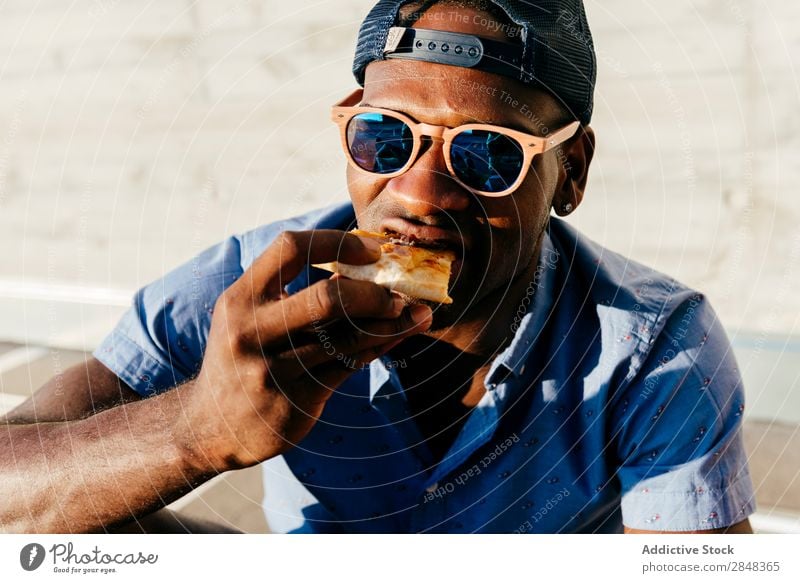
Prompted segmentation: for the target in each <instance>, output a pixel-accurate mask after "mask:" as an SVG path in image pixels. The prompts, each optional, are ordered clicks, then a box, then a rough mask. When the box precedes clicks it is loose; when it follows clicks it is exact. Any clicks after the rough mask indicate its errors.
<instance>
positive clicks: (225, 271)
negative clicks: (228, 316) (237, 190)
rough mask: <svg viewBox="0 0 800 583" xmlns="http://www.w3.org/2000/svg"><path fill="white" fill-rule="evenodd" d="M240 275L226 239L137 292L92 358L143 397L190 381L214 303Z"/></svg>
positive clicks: (234, 245)
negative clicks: (129, 305)
mask: <svg viewBox="0 0 800 583" xmlns="http://www.w3.org/2000/svg"><path fill="white" fill-rule="evenodd" d="M242 273H243V268H242V263H241V241H240V238H239V237H231V238H229V239H227V240H225V241H223V242H222V243H220V244H218V245H215V246H214V247H211V248H210V249H208V250H206V251H205V252H203V253H201V254H200V255H198V256H197V257H195V258H194V259H192V260H191V261H189V262H187V263H185V264H184V265H182V266H180V267H178V268H177V269H175V270H174V271H172V272H170V273H168V274H167V275H166V276H164V277H163V278H161V279H159V280H157V281H155V282H153V283H151V284H149V285H147V286H146V287H144V288H142V289H141V290H139V291H138V292H137V293H136V294H135V295H134V297H133V303H132V306H131V307H130V308H129V309H128V311H127V312H126V313H125V314H124V315H123V316H122V319H121V320H120V321H119V323H118V324H117V326H116V327H115V328H114V330H113V331H112V332H111V334H109V335H108V336H107V337H106V338H105V339H104V340H103V341H102V342H101V344H100V346H98V348H97V349H96V350H95V351H94V353H93V356H94V357H95V358H96V359H98V360H99V361H100V362H102V363H103V364H104V365H105V366H107V367H108V368H109V369H111V371H113V372H114V373H115V374H116V375H117V376H118V377H119V378H120V379H122V380H123V381H124V382H125V383H126V384H128V385H129V386H130V387H131V388H132V389H133V390H134V391H136V392H137V393H139V394H140V395H141V396H143V397H151V396H153V395H156V394H158V393H161V392H163V391H166V390H168V389H170V388H173V387H175V386H177V385H179V384H181V383H182V382H184V381H185V380H187V379H189V378H191V377H192V376H193V375H194V374H195V373H196V372H197V371H198V370H199V367H200V364H201V363H202V360H203V353H204V351H205V346H206V341H207V339H208V331H209V328H210V325H211V316H212V313H213V310H214V304H215V303H216V300H217V298H218V297H219V296H220V295H221V294H222V292H223V291H225V289H226V288H227V287H228V286H230V285H231V284H232V283H233V282H234V281H236V280H237V279H238V278H239V277H241V275H242Z"/></svg>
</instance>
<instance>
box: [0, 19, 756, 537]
mask: <svg viewBox="0 0 800 583" xmlns="http://www.w3.org/2000/svg"><path fill="white" fill-rule="evenodd" d="M452 9H453V8H448V7H446V6H438V5H437V6H435V7H434V8H433V9H432V11H431V13H430V14H431V15H432V16H433V18H431V19H430V20H427V19H421V20H420V21H419V22H418V23H417V25H418V26H426V27H428V28H436V27H437V26H438V27H441V26H444V25H445V24H446V23H449V25H450V26H451V30H455V31H464V32H475V33H477V34H482V35H486V36H493V35H497V34H498V33H497V30H496V29H495V30H492V29H482V28H480V27H479V26H478V25H476V24H473V19H472V18H461V19H447V18H441V16H442V15H441V14H439V15H438V17H437V12H436V11H439V10H452ZM459 10H463V9H459ZM484 16H487V17H488V15H484ZM473 83H478V86H479V87H481V86H482V87H489V88H505V89H506V90H509V91H510V92H512V94H514V96H515V97H517V98H518V99H520V100H521V102H524V103H526V104H527V106H528V109H529V110H531V111H535V112H536V114H537V116H538V118H539V119H540V120H543V122H544V123H545V125H549V126H550V128H551V129H557V128H558V127H559V122H560V118H561V117H562V116H563V112H561V111H560V108H559V107H558V104H557V103H556V102H555V101H554V100H553V98H552V97H550V96H549V95H548V94H546V93H544V92H540V91H535V90H533V89H530V88H526V87H523V86H520V85H518V84H516V83H514V82H513V81H509V80H507V79H504V78H499V77H495V76H492V75H488V74H485V73H480V72H475V71H468V70H461V69H453V68H445V67H442V66H437V65H430V64H426V63H401V62H396V61H395V62H386V63H374V64H372V65H370V66H369V68H368V71H367V87H366V94H365V97H366V99H367V100H369V101H370V102H372V104H373V105H375V106H379V107H386V108H391V109H396V110H398V111H403V112H405V113H407V114H408V115H410V116H412V117H414V118H416V119H417V120H419V121H425V122H429V123H436V124H441V125H448V126H454V125H459V124H462V123H467V122H472V121H481V122H483V123H493V124H500V125H508V126H510V127H514V128H515V129H521V130H524V131H528V132H530V133H534V134H537V133H540V131H541V129H542V125H541V124H531V120H530V119H529V118H528V117H526V115H525V114H524V113H522V112H521V111H520V109H518V108H511V107H508V106H507V105H506V104H503V103H502V102H499V101H498V99H497V96H496V95H490V93H491V91H490V92H486V91H483V92H480V91H478V92H476V91H475V90H474V87H475V86H474V85H467V84H473ZM593 150H594V134H593V132H592V130H591V129H590V128H583V131H582V132H580V133H579V135H578V136H576V137H575V138H573V139H572V140H570V141H569V142H568V143H566V144H565V145H564V146H563V148H562V157H561V158H560V157H559V155H558V153H556V152H552V153H549V154H547V155H544V156H540V157H538V158H537V159H536V161H535V162H534V165H533V168H532V169H531V172H530V173H529V174H528V176H527V178H526V180H525V182H524V183H523V185H522V186H521V187H520V189H519V190H518V192H515V193H513V194H512V195H510V196H508V197H505V198H499V199H482V198H481V199H478V198H476V197H474V196H473V195H471V194H470V193H469V192H466V191H464V190H463V189H460V188H458V186H457V185H456V184H455V183H454V182H453V181H452V180H450V179H449V177H448V175H447V173H446V170H445V168H444V165H443V160H442V155H441V148H440V147H438V146H437V145H435V144H434V145H432V146H431V145H429V147H427V148H426V149H425V151H424V152H423V153H422V155H421V156H420V158H419V160H418V161H417V163H416V165H415V166H414V167H413V168H412V169H411V170H410V171H409V172H407V173H406V174H404V175H403V176H400V177H397V178H394V179H392V180H389V181H385V180H384V181H378V180H374V179H372V178H369V179H365V178H364V177H363V176H355V175H353V173H352V172H351V173H350V174H349V175H348V176H349V183H350V191H351V197H352V199H353V204H354V207H355V209H356V212H357V215H358V219H359V225H360V227H361V228H364V229H369V230H376V231H380V230H382V224H383V222H384V221H385V220H389V219H391V220H393V221H394V222H395V226H398V225H399V227H400V228H401V229H408V230H414V229H417V230H419V229H425V228H427V229H429V230H430V229H434V230H435V229H442V230H448V229H449V230H453V229H459V228H460V229H461V231H460V232H461V233H462V236H463V239H464V249H463V253H462V258H463V261H461V262H460V269H459V274H458V280H457V281H456V283H455V285H454V289H453V296H454V298H455V300H456V302H455V303H454V305H455V306H457V307H456V308H455V309H454V310H443V309H436V311H435V313H432V312H431V310H430V309H429V308H427V307H424V306H416V307H413V308H411V307H404V306H403V304H402V302H398V301H396V300H397V299H398V298H397V297H396V296H394V295H393V294H390V293H389V292H387V291H386V290H385V289H383V288H381V287H379V286H377V285H375V284H372V283H369V282H355V281H349V280H338V281H337V280H333V281H331V280H327V281H323V282H318V283H316V284H314V285H313V286H311V287H309V288H307V289H305V290H303V291H301V292H299V293H297V294H295V295H293V296H291V297H287V296H286V294H285V293H283V285H284V284H285V283H286V282H288V281H291V280H292V279H293V278H294V277H295V276H296V275H297V274H298V273H299V271H300V270H301V269H302V268H303V267H304V266H305V265H306V264H307V263H325V262H328V261H334V260H340V261H343V262H346V263H353V264H366V263H370V262H373V261H375V260H376V259H377V257H378V255H379V251H378V250H377V249H376V248H375V247H374V246H371V245H370V243H369V241H366V240H361V239H358V238H356V237H354V236H352V235H345V234H344V233H341V232H333V231H327V232H326V231H316V232H314V233H309V232H304V233H285V234H283V235H282V236H280V237H279V238H278V239H277V240H276V241H275V242H274V243H273V244H272V245H270V246H269V248H268V249H267V250H266V251H265V252H264V253H263V254H262V255H261V256H260V257H259V258H258V259H256V261H255V262H254V264H253V265H252V266H251V267H250V269H248V271H247V272H245V274H244V275H243V276H242V277H241V278H240V279H239V280H238V281H237V282H235V283H234V284H233V285H232V286H231V287H230V288H229V289H228V290H227V291H226V292H225V293H224V294H222V296H221V297H220V298H219V300H218V301H217V303H216V305H215V309H214V316H213V319H212V323H211V330H210V332H209V336H208V344H207V346H206V350H205V354H204V360H203V363H202V368H201V370H200V372H199V374H198V375H197V376H196V377H195V378H193V379H190V380H189V381H188V382H186V383H184V384H183V385H181V386H179V387H176V388H174V389H173V390H170V391H167V392H166V393H163V394H161V395H158V396H156V397H152V398H149V399H141V398H139V397H138V396H136V395H135V394H134V393H133V391H132V390H131V389H130V388H129V387H127V386H126V385H125V384H124V383H122V382H121V381H120V379H119V378H117V377H116V376H115V375H114V374H113V373H112V372H111V371H109V370H108V369H107V368H105V367H104V366H103V365H102V364H101V363H99V362H98V361H97V360H95V359H90V360H89V361H88V362H87V364H86V365H85V366H83V365H81V366H78V367H75V368H73V369H70V370H69V371H66V372H65V373H64V374H63V375H61V376H60V377H59V378H56V379H53V380H52V381H51V382H49V383H47V385H45V386H44V387H42V389H40V390H39V391H38V392H37V393H36V395H34V397H33V398H32V399H31V400H29V401H28V402H26V403H24V404H23V405H21V406H20V407H18V408H17V409H15V410H14V411H12V412H11V413H9V414H8V415H7V416H6V417H5V418H4V419H2V420H0V501H1V502H0V530H2V531H5V532H102V531H105V530H109V529H114V528H120V527H123V525H125V524H126V523H129V522H130V521H131V519H133V518H136V519H137V520H139V519H143V520H141V524H142V525H147V524H152V525H153V529H154V530H159V529H161V528H166V529H167V530H170V529H172V530H177V531H181V528H183V526H182V525H183V524H184V523H182V522H179V526H178V527H176V526H175V517H174V516H168V518H167V523H166V524H165V523H163V522H162V523H161V525H160V526H159V521H158V520H153V517H154V516H156V515H154V514H153V512H154V511H155V510H157V509H159V508H161V507H163V506H164V505H166V504H168V503H169V502H171V501H172V500H175V499H176V498H178V497H180V496H182V495H183V494H185V493H186V492H187V491H189V490H190V489H192V488H194V487H196V486H197V485H199V484H201V483H203V482H205V481H207V480H209V479H211V478H212V477H214V476H216V475H218V474H219V473H221V472H225V471H228V470H235V469H240V468H244V467H249V466H252V465H254V464H257V463H259V462H261V461H264V460H267V459H270V458H272V457H275V456H277V455H280V454H282V453H284V452H286V451H288V450H289V449H291V448H292V447H294V446H295V445H296V444H297V443H299V442H300V441H301V440H302V439H303V438H304V437H305V435H307V433H308V432H309V431H310V429H311V428H312V427H313V426H314V424H315V423H316V421H317V419H318V418H319V416H320V415H321V414H322V411H323V409H324V407H325V404H326V402H327V399H328V398H329V397H330V395H331V394H332V391H334V390H335V389H336V388H337V387H339V386H340V385H341V383H342V382H344V380H345V379H347V378H348V377H349V376H351V375H352V374H353V372H354V369H353V368H349V367H348V366H346V365H344V364H343V362H342V360H340V359H338V358H336V355H341V356H344V357H346V358H347V359H348V361H349V362H355V363H356V364H361V363H367V362H370V361H371V360H373V359H375V358H377V357H379V356H382V355H384V354H388V353H389V352H390V351H391V354H392V356H393V357H395V358H413V366H409V367H408V368H406V369H400V370H401V375H402V376H403V379H402V380H403V382H404V385H405V386H406V388H407V391H408V396H409V401H410V403H411V405H412V408H413V410H414V411H415V413H416V414H417V416H418V421H419V423H420V426H421V427H422V430H423V432H424V433H425V434H426V435H427V436H428V437H429V439H430V442H431V444H432V448H433V449H434V451H435V452H437V455H439V456H441V455H442V454H443V452H444V451H445V450H446V448H447V447H448V446H449V444H450V443H451V442H452V439H453V438H454V436H455V435H456V433H457V431H458V429H459V428H460V426H461V424H462V423H463V420H464V419H465V417H466V415H467V414H468V412H469V411H470V410H471V408H472V407H474V406H475V405H476V404H477V402H478V401H479V400H480V398H481V397H482V395H483V393H484V388H483V381H484V379H485V375H486V372H487V369H488V364H489V363H490V362H491V360H492V358H493V357H494V356H495V355H496V354H497V353H498V351H500V350H501V349H502V348H503V347H504V346H505V345H506V344H507V342H508V341H509V333H508V328H509V323H510V322H511V320H512V318H513V314H514V312H515V310H516V306H517V305H518V304H519V300H520V298H521V297H522V295H523V294H524V290H525V288H526V287H527V285H528V282H529V281H530V280H531V278H532V274H533V271H534V270H535V266H536V262H535V258H537V257H538V250H539V245H540V241H541V235H542V232H543V229H544V228H545V226H546V224H547V220H548V217H549V214H550V209H551V207H554V208H555V209H556V212H559V209H561V208H562V207H563V205H564V204H566V203H571V204H572V205H573V207H574V208H577V207H578V205H579V204H580V202H581V200H582V198H583V192H584V188H585V186H586V180H587V175H588V168H589V164H590V162H591V159H592V152H593ZM563 161H566V163H563ZM434 232H435V231H434ZM490 266H491V268H489V267H490ZM320 324H321V325H322V326H323V327H324V329H325V330H326V331H327V332H328V333H329V334H328V335H329V336H330V337H331V338H334V339H335V343H336V355H331V354H329V353H328V351H327V350H326V349H324V348H323V347H322V346H321V345H320V342H319V339H318V337H317V335H316V334H315V332H314V328H315V327H318V326H319V325H320ZM442 363H450V366H442ZM430 370H441V373H440V376H438V377H437V378H436V379H435V382H434V380H433V379H432V378H431V377H429V376H428V375H426V374H425V373H424V371H430ZM441 387H445V389H444V390H442V388H441ZM210 528H211V529H212V530H215V528H214V527H213V526H212V527H210ZM187 530H189V529H187ZM219 530H224V529H219ZM727 531H728V532H741V531H749V524H747V521H745V522H743V523H740V524H739V525H736V526H734V527H732V528H731V529H727ZM626 532H638V531H632V530H629V529H626ZM707 532H722V531H707Z"/></svg>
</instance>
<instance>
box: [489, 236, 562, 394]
mask: <svg viewBox="0 0 800 583" xmlns="http://www.w3.org/2000/svg"><path fill="white" fill-rule="evenodd" d="M560 261H561V255H560V253H559V252H558V250H557V249H556V248H555V246H554V245H553V241H552V239H551V237H550V227H549V225H548V227H547V229H545V231H544V234H543V235H542V246H541V252H540V254H539V264H538V266H537V268H536V272H535V273H534V274H533V279H532V281H531V282H530V284H529V285H528V287H527V289H526V292H525V297H524V298H523V299H522V301H521V303H520V309H519V310H518V311H517V314H516V315H515V316H514V320H513V322H512V330H513V331H514V338H513V339H512V340H511V344H509V346H508V347H507V348H506V349H505V350H504V351H503V352H502V353H500V355H498V356H497V358H495V360H494V362H493V363H492V366H491V368H490V369H489V373H488V374H487V375H486V381H485V386H486V388H487V389H488V390H493V389H495V388H496V387H497V385H499V384H500V383H502V382H503V381H504V380H505V379H506V378H507V377H508V376H509V374H510V375H512V376H514V377H520V376H521V375H523V374H524V373H525V364H526V362H527V360H528V356H529V354H530V353H531V351H532V350H533V347H534V346H535V345H536V342H537V341H538V340H539V338H540V337H541V334H542V333H543V331H544V328H545V324H546V323H547V319H548V317H549V315H550V311H551V309H552V307H553V304H554V302H555V298H554V296H555V287H556V272H557V271H558V268H559V263H560Z"/></svg>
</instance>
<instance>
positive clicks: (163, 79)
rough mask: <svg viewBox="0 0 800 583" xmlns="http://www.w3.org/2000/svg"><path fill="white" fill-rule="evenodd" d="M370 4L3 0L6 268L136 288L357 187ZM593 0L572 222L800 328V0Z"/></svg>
mask: <svg viewBox="0 0 800 583" xmlns="http://www.w3.org/2000/svg"><path fill="white" fill-rule="evenodd" d="M370 6H371V2H370V1H369V0H298V1H296V2H290V3H287V2H277V1H274V0H263V1H256V0H251V1H243V0H238V1H237V0H227V1H226V0H195V1H192V0H159V1H158V2H136V3H134V2H129V1H120V0H93V1H89V0H76V1H75V2H73V3H64V2H57V1H55V0H41V1H39V2H35V3H33V2H28V1H23V0H7V1H6V2H4V3H2V5H0V89H2V90H0V244H2V247H3V249H4V251H5V252H4V253H2V254H0V284H2V281H3V280H15V281H19V280H23V281H30V282H45V283H59V284H62V283H68V284H70V283H71V284H80V285H101V286H108V287H113V288H123V289H134V288H136V287H138V286H140V285H143V284H144V283H146V282H147V281H150V280H152V279H154V278H156V277H158V276H159V275H160V274H162V273H163V272H164V271H166V270H167V269H169V268H170V267H172V266H175V265H177V264H179V263H181V262H182V261H185V260H187V259H188V258H189V257H191V256H192V255H193V254H195V253H196V252H198V251H199V250H201V249H202V248H204V247H206V246H207V245H210V244H212V243H214V242H215V241H217V240H219V239H220V238H222V237H223V236H225V235H226V234H229V233H233V232H239V231H242V230H245V229H249V228H251V227H254V226H255V225H257V224H259V223H262V222H266V221H270V220H274V219H276V218H279V217H283V216H288V215H291V214H296V213H298V212H302V211H304V210H307V209H310V208H313V207H315V206H319V205H321V204H325V203H328V202H332V201H334V200H343V199H344V198H345V197H346V193H345V187H344V179H343V167H344V159H343V157H342V155H341V154H340V153H339V148H338V142H337V139H338V138H337V134H336V132H335V130H334V128H333V127H332V126H331V124H330V123H329V122H328V106H329V105H330V104H331V103H332V102H333V101H334V100H335V99H336V98H338V97H339V96H341V95H343V94H344V93H345V92H346V91H347V90H348V89H349V88H351V87H352V86H353V81H352V77H351V76H350V72H349V71H350V60H351V57H352V50H353V44H354V40H355V33H356V31H357V27H358V24H359V22H360V19H361V18H362V17H363V16H364V14H365V13H366V11H367V10H368V8H369V7H370ZM587 8H588V10H589V12H590V14H589V18H590V22H591V24H592V26H593V29H594V31H595V42H596V45H597V49H598V55H599V60H600V64H601V70H600V79H599V85H598V91H597V113H596V117H595V122H594V126H595V129H596V132H597V135H598V154H597V159H596V163H595V165H594V167H593V169H592V176H591V181H590V188H589V192H588V195H587V199H586V201H585V204H584V206H583V207H581V209H580V210H579V211H578V212H577V213H576V214H575V215H574V217H573V221H574V222H575V223H576V224H577V225H578V226H579V228H581V229H583V230H585V231H586V232H587V233H589V234H591V235H592V236H593V237H594V238H596V239H597V240H599V241H601V242H603V243H605V244H607V245H608V246H610V247H611V248H613V249H615V250H618V251H621V252H623V253H625V254H627V255H629V256H631V257H633V258H636V259H640V260H642V261H645V262H648V263H651V264H654V265H655V266H656V267H658V268H660V269H662V270H663V271H666V272H669V273H672V274H674V275H676V276H678V277H679V278H681V279H683V280H684V281H686V282H687V283H689V284H692V285H694V286H697V287H699V288H700V289H703V290H705V291H707V292H708V293H709V294H710V296H711V298H712V300H713V302H714V304H715V305H716V307H717V309H718V312H719V313H720V315H721V316H722V318H723V319H724V321H725V322H726V324H727V325H728V327H729V328H730V329H733V330H735V329H737V328H746V329H750V330H754V331H769V332H776V333H791V332H793V331H794V332H797V331H798V330H797V327H798V325H800V323H799V322H798V314H800V294H797V293H796V290H797V289H800V231H798V228H797V225H798V222H799V221H800V197H798V196H796V195H795V194H794V192H793V191H794V190H795V189H796V185H797V184H798V183H800V168H799V167H798V164H797V160H798V155H800V131H799V130H800V127H799V126H800V116H798V114H797V106H798V103H799V102H800V99H798V97H800V80H799V79H798V71H797V68H796V67H797V66H798V63H800V59H798V57H800V33H799V32H798V31H800V4H798V3H797V2H796V1H795V0H769V1H768V0H672V1H670V2H663V1H658V0H640V1H638V2H630V1H623V0H587ZM0 287H2V286H1V285H0ZM792 292H794V293H792ZM0 295H1V294H0ZM2 301H3V300H2V298H1V297H0V303H2ZM6 328H8V327H7V326H6ZM13 332H14V331H13V330H11V331H9V330H7V329H4V328H3V326H2V324H0V334H2V335H6V336H7V335H9V334H11V333H13Z"/></svg>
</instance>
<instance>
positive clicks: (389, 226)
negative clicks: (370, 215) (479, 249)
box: [381, 218, 469, 257]
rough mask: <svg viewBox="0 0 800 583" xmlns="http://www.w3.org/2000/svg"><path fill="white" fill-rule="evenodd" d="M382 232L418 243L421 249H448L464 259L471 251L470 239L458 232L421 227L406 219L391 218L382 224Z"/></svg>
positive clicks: (427, 226) (426, 226)
mask: <svg viewBox="0 0 800 583" xmlns="http://www.w3.org/2000/svg"><path fill="white" fill-rule="evenodd" d="M381 232H383V233H388V234H389V235H398V236H399V238H400V239H402V240H404V241H407V242H414V243H418V244H419V245H420V246H421V247H431V248H439V249H448V250H450V251H454V252H455V253H456V255H457V256H459V257H463V256H464V253H465V252H466V250H467V249H469V239H468V238H467V237H464V236H462V234H460V233H458V232H457V231H452V230H449V229H443V228H441V227H432V226H429V225H420V224H419V223H412V222H411V221H407V220H406V219H401V218H390V219H385V220H384V221H383V222H381Z"/></svg>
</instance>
